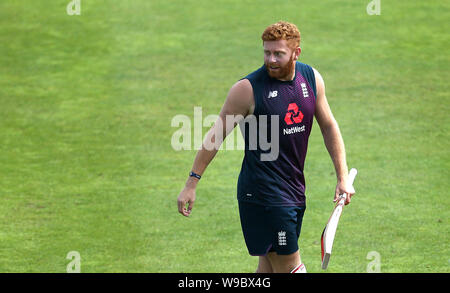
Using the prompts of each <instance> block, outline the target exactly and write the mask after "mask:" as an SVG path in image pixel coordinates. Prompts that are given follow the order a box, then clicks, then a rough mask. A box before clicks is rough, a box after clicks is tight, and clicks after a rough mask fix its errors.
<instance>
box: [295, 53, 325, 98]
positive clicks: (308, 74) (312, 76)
mask: <svg viewBox="0 0 450 293" xmlns="http://www.w3.org/2000/svg"><path fill="white" fill-rule="evenodd" d="M296 66H297V70H298V71H299V72H300V74H301V75H303V76H304V77H305V78H306V79H307V80H308V82H309V83H310V85H311V87H312V89H313V91H314V95H315V96H316V97H317V94H318V88H317V85H318V83H317V82H318V75H320V74H319V73H318V72H317V70H315V69H314V68H313V67H312V66H311V65H308V64H305V63H302V62H300V61H297V63H296Z"/></svg>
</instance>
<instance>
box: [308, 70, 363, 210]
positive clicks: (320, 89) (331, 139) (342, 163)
mask: <svg viewBox="0 0 450 293" xmlns="http://www.w3.org/2000/svg"><path fill="white" fill-rule="evenodd" d="M313 70H314V75H315V79H316V89H317V90H316V91H317V97H316V110H315V113H314V115H315V116H316V120H317V122H318V123H319V127H320V130H321V132H322V136H323V140H324V142H325V146H326V148H327V150H328V153H329V154H330V157H331V160H332V161H333V164H334V168H335V170H336V177H337V184H336V191H335V195H334V201H336V200H337V198H338V197H339V195H340V194H343V193H347V194H348V196H347V199H346V201H345V204H346V205H347V204H349V203H350V201H351V196H352V195H353V194H354V193H355V191H354V189H353V187H351V186H347V181H348V167H347V160H346V155H345V146H344V140H343V139H342V135H341V131H340V130H339V126H338V124H337V121H336V119H335V118H334V116H333V113H332V112H331V109H330V106H329V104H328V101H327V98H326V95H325V83H324V81H323V78H322V76H321V75H320V73H319V72H318V71H317V70H315V69H313Z"/></svg>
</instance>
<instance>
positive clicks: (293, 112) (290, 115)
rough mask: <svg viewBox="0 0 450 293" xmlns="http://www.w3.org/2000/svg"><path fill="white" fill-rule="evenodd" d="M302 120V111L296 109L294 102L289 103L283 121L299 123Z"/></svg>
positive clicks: (288, 123) (290, 123) (289, 123)
mask: <svg viewBox="0 0 450 293" xmlns="http://www.w3.org/2000/svg"><path fill="white" fill-rule="evenodd" d="M302 120H303V113H302V112H301V111H300V110H299V109H298V106H297V104H296V103H290V104H289V106H288V109H287V113H286V116H284V121H285V122H286V124H287V125H292V124H294V123H300V122H302Z"/></svg>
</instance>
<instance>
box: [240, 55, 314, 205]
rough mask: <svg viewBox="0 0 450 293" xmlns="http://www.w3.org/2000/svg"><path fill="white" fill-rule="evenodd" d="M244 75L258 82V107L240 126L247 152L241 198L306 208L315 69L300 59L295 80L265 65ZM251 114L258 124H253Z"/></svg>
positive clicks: (256, 86)
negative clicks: (272, 72)
mask: <svg viewBox="0 0 450 293" xmlns="http://www.w3.org/2000/svg"><path fill="white" fill-rule="evenodd" d="M243 79H248V80H249V81H250V83H251V85H252V88H253V94H254V99H255V109H254V113H253V115H249V116H248V117H247V118H246V119H245V120H244V122H242V123H241V124H240V126H241V131H242V132H243V135H244V141H245V156H244V159H243V162H242V167H241V172H240V174H239V179H238V186H237V198H238V200H239V201H245V202H252V203H255V204H260V205H264V206H305V203H306V202H305V177H304V175H303V167H304V162H305V157H306V151H307V147H308V138H309V134H310V132H311V127H312V124H313V117H314V111H315V106H316V82H315V77H314V72H313V70H312V68H311V66H309V65H307V64H303V63H301V62H298V61H297V62H296V65H295V77H294V79H293V80H291V81H280V80H278V79H274V78H271V77H270V76H269V74H268V73H267V70H266V67H265V66H264V65H263V66H262V67H261V68H259V69H258V70H256V71H254V72H252V73H251V74H249V75H247V76H246V77H245V78H243ZM250 116H251V118H253V122H255V123H256V125H257V127H254V125H253V128H252V126H251V123H250V121H251V119H248V118H249V117H250ZM245 121H247V122H245ZM277 124H278V125H277ZM255 132H256V133H255ZM255 134H256V136H255ZM255 143H256V145H255ZM269 146H270V147H269ZM270 154H271V155H270ZM264 156H265V157H264Z"/></svg>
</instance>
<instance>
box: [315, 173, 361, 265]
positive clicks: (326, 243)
mask: <svg viewBox="0 0 450 293" xmlns="http://www.w3.org/2000/svg"><path fill="white" fill-rule="evenodd" d="M356 174H357V171H356V169H354V168H353V169H351V170H350V173H349V184H350V185H353V181H354V180H355V177H356ZM346 197H347V194H342V195H341V196H340V197H339V199H338V203H337V204H336V206H335V208H334V209H333V212H332V213H331V216H330V218H329V219H328V222H327V224H326V226H325V228H324V229H323V232H322V236H321V239H320V244H321V257H322V269H324V270H325V269H327V267H328V263H329V261H330V257H331V250H332V248H333V242H334V237H335V236H336V230H337V226H338V224H339V219H340V218H341V214H342V209H343V207H344V204H345V199H346Z"/></svg>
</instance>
